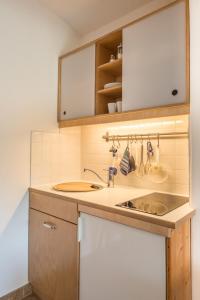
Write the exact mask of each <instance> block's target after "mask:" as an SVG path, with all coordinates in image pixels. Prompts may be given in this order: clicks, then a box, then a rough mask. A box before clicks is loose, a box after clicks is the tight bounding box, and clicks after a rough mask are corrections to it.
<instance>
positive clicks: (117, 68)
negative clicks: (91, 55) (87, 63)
mask: <svg viewBox="0 0 200 300" xmlns="http://www.w3.org/2000/svg"><path fill="white" fill-rule="evenodd" d="M98 70H99V71H104V72H109V73H111V74H113V75H115V76H120V75H121V74H122V59H116V60H114V61H113V62H108V63H105V64H103V65H100V66H98Z"/></svg>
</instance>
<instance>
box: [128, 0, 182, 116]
mask: <svg viewBox="0 0 200 300" xmlns="http://www.w3.org/2000/svg"><path fill="white" fill-rule="evenodd" d="M123 48H124V49H123V110H124V111H128V110H133V109H140V108H147V107H155V106H163V105H167V104H175V103H181V102H182V103H183V102H185V101H186V20H185V3H184V1H182V2H180V3H178V4H176V5H173V6H171V7H169V8H167V9H164V10H163V11H160V12H158V13H155V14H153V15H152V16H149V17H147V18H145V19H143V20H141V21H139V22H137V23H135V24H133V25H132V26H129V27H127V28H125V29H124V31H123Z"/></svg>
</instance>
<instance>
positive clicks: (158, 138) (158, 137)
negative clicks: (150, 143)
mask: <svg viewBox="0 0 200 300" xmlns="http://www.w3.org/2000/svg"><path fill="white" fill-rule="evenodd" d="M157 146H158V147H160V134H159V133H158V134H157Z"/></svg>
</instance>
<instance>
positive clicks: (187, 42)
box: [185, 0, 190, 102]
mask: <svg viewBox="0 0 200 300" xmlns="http://www.w3.org/2000/svg"><path fill="white" fill-rule="evenodd" d="M185 6H186V7H185V12H186V102H190V5H189V0H185Z"/></svg>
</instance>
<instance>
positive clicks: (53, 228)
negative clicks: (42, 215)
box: [43, 222, 56, 230]
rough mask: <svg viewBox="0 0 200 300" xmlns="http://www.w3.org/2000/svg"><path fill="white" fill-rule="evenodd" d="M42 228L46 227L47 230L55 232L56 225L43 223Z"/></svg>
mask: <svg viewBox="0 0 200 300" xmlns="http://www.w3.org/2000/svg"><path fill="white" fill-rule="evenodd" d="M43 226H44V227H46V228H47V229H51V230H55V229H56V225H55V224H52V223H48V222H44V223H43Z"/></svg>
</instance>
